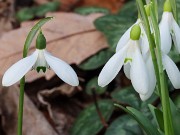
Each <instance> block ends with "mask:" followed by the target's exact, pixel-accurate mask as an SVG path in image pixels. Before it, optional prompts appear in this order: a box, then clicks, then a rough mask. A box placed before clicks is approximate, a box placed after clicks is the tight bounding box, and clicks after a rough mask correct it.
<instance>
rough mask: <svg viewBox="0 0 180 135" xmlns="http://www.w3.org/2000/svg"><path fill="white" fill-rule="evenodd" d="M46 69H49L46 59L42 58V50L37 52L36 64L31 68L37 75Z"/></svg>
mask: <svg viewBox="0 0 180 135" xmlns="http://www.w3.org/2000/svg"><path fill="white" fill-rule="evenodd" d="M46 68H49V65H48V64H47V62H46V59H45V57H44V51H43V50H38V58H37V61H36V63H35V64H34V66H33V69H35V70H37V72H38V73H39V72H40V71H42V72H44V73H45V72H46Z"/></svg>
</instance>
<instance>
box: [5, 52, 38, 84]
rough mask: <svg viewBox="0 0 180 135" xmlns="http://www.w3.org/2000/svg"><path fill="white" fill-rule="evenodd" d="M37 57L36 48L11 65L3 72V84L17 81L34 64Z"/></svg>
mask: <svg viewBox="0 0 180 135" xmlns="http://www.w3.org/2000/svg"><path fill="white" fill-rule="evenodd" d="M37 57H38V51H37V50H36V51H35V52H34V53H33V54H31V55H30V56H28V57H26V58H24V59H22V60H20V61H18V62H17V63H15V64H14V65H12V66H11V67H10V68H9V69H8V70H7V71H6V72H5V74H4V76H3V79H2V85H3V86H10V85H13V84H14V83H16V82H17V81H19V80H20V79H21V78H22V77H23V76H24V75H25V74H26V73H27V72H28V71H29V70H30V69H31V68H32V67H33V65H34V64H35V62H36V60H37Z"/></svg>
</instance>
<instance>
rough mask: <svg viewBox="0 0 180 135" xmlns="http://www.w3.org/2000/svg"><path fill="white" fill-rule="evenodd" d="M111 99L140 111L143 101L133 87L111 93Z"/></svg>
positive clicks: (118, 89)
mask: <svg viewBox="0 0 180 135" xmlns="http://www.w3.org/2000/svg"><path fill="white" fill-rule="evenodd" d="M111 97H112V98H113V99H115V100H116V101H118V102H120V103H123V104H128V105H130V106H132V107H134V108H137V109H139V108H140V107H141V100H140V98H139V96H138V94H137V93H136V92H135V90H134V88H133V87H132V86H130V87H125V88H123V89H120V88H117V89H115V90H114V91H113V92H112V93H111Z"/></svg>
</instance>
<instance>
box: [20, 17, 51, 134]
mask: <svg viewBox="0 0 180 135" xmlns="http://www.w3.org/2000/svg"><path fill="white" fill-rule="evenodd" d="M51 19H52V17H47V18H44V19H41V20H40V21H39V22H38V23H37V24H36V25H35V26H34V27H33V28H32V29H31V31H30V32H29V34H28V36H27V38H26V41H25V44H24V50H23V58H25V57H27V54H28V51H29V48H30V45H31V43H32V41H33V39H34V37H35V35H36V33H37V32H38V31H39V29H41V27H42V26H43V25H44V24H45V23H46V22H47V21H49V20H51ZM24 86H25V77H23V78H22V79H21V80H20V96H19V112H18V129H17V130H18V135H22V125H23V104H24Z"/></svg>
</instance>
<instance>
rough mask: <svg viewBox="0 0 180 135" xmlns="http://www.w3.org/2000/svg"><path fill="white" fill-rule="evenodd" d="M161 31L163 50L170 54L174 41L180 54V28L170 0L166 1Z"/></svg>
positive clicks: (160, 25)
mask: <svg viewBox="0 0 180 135" xmlns="http://www.w3.org/2000/svg"><path fill="white" fill-rule="evenodd" d="M159 29H160V36H161V50H162V51H163V52H164V53H166V54H168V53H169V51H170V49H171V46H172V39H173V42H174V45H175V47H176V49H177V51H178V52H179V53H180V27H179V25H178V24H177V22H176V20H175V19H174V17H173V14H172V8H171V5H170V2H169V0H166V2H165V3H164V12H163V15H162V19H161V22H160V24H159Z"/></svg>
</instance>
